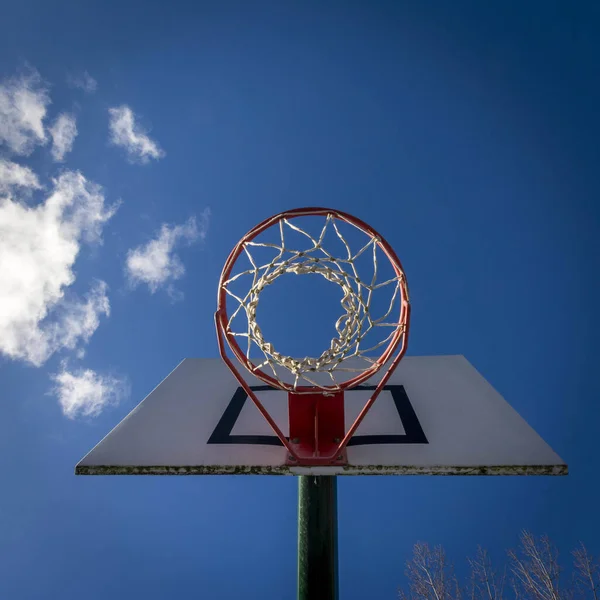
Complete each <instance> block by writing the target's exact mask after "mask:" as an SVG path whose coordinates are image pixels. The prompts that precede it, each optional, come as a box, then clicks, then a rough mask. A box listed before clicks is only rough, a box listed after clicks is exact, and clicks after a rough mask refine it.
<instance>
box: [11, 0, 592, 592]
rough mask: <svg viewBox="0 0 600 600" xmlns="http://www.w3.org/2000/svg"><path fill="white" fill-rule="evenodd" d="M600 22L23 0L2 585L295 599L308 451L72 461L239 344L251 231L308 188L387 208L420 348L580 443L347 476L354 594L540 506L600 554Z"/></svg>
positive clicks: (501, 542) (565, 16) (512, 11)
mask: <svg viewBox="0 0 600 600" xmlns="http://www.w3.org/2000/svg"><path fill="white" fill-rule="evenodd" d="M599 26H600V14H599V11H598V7H597V6H596V5H595V3H585V2H581V3H576V5H567V4H565V3H560V2H543V3H542V2H530V3H525V4H524V5H523V3H512V2H506V3H494V4H493V5H492V4H490V3H479V2H453V3H446V2H432V3H427V5H425V3H420V2H403V3H394V2H390V3H386V2H378V3H359V2H347V3H341V2H332V3H327V4H326V3H317V2H289V3H262V2H259V3H253V4H252V5H250V3H234V2H232V3H227V5H224V4H223V3H219V2H214V3H213V2H205V3H192V2H190V3H183V2H182V3H177V4H176V5H169V6H168V7H167V5H166V4H164V3H160V2H124V3H121V4H119V6H118V8H117V7H116V5H114V4H110V3H102V2H85V3H81V2H63V3H47V2H31V1H23V2H20V3H11V4H10V5H6V6H5V7H4V9H3V15H2V26H1V31H2V35H0V59H1V60H0V86H2V87H1V88H0V114H1V115H2V116H1V119H0V123H1V125H0V160H1V161H2V162H1V163H0V176H1V179H2V180H1V181H0V184H1V186H2V187H1V192H0V195H2V196H3V198H4V199H3V200H2V201H0V232H1V235H0V248H1V249H2V250H1V254H2V255H0V299H1V300H0V302H1V304H0V390H1V396H0V397H1V404H0V407H1V408H0V409H1V410H2V418H1V419H0V453H1V455H2V457H3V459H2V465H3V484H4V485H3V488H2V493H1V494H0V532H1V535H0V556H1V557H2V560H0V596H1V597H6V598H14V599H34V598H58V597H60V598H63V599H69V598H87V599H90V600H92V599H95V598H105V597H109V596H110V597H114V598H126V597H127V598H130V597H144V598H148V599H150V598H152V599H154V598H170V597H178V598H188V597H189V598H192V597H200V596H203V597H209V598H215V599H216V598H234V597H239V596H240V595H242V594H244V596H246V597H252V598H254V597H256V598H259V597H278V598H294V597H295V576H296V575H295V572H296V481H295V480H294V479H293V478H266V477H265V478H251V477H249V478H246V477H244V478H234V477H219V478H210V477H203V478H181V479H178V478H164V479H163V478H76V477H75V476H74V475H73V468H74V465H75V463H76V462H77V461H78V460H79V458H80V457H81V456H82V455H83V454H85V452H87V450H88V449H89V448H90V447H92V446H93V445H94V444H95V443H96V442H97V441H98V440H99V439H100V438H101V437H102V436H103V435H104V434H105V433H106V432H107V431H108V430H109V429H110V428H111V427H112V426H114V425H115V424H116V423H117V422H119V421H120V419H121V418H123V417H124V416H125V415H126V414H127V413H128V412H129V411H130V410H131V409H132V408H133V407H134V406H135V405H136V404H137V403H138V402H139V401H140V400H141V399H142V398H143V397H144V396H145V395H146V394H147V393H148V392H149V391H150V390H151V389H152V388H153V387H154V386H155V385H156V384H157V383H158V382H159V381H160V380H161V379H162V378H163V376H164V375H166V374H167V373H168V372H169V371H170V370H171V369H172V368H173V367H174V366H175V365H176V364H177V363H178V362H179V361H180V360H181V359H182V358H184V357H186V356H196V357H213V356H216V354H217V348H216V341H215V335H214V326H213V312H214V308H215V297H216V285H217V281H218V277H219V274H220V270H221V268H222V265H223V262H224V260H225V258H226V256H227V254H228V252H229V251H230V249H231V247H232V246H233V245H234V243H235V242H236V241H237V240H238V239H239V237H240V236H241V235H242V234H243V233H245V232H246V231H247V230H249V229H250V228H251V227H252V226H253V225H255V224H256V223H257V222H259V221H260V220H262V219H263V218H265V217H267V216H269V215H271V214H273V213H275V212H279V211H280V210H283V209H286V208H293V207H297V206H303V205H326V206H327V205H328V206H332V207H335V208H339V209H342V210H345V211H348V212H351V213H354V214H356V215H357V216H359V217H361V218H363V219H365V220H367V221H368V222H369V223H370V224H371V225H373V226H374V227H375V228H376V229H378V230H380V231H381V232H382V233H383V234H384V235H385V236H386V238H387V239H388V240H389V241H390V242H391V244H392V245H393V246H394V247H395V249H396V250H397V252H398V254H399V255H400V258H401V260H402V261H403V264H404V266H405V269H406V272H407V275H408V281H409V285H410V290H411V299H412V304H413V321H412V332H411V340H410V347H409V354H416V355H418V354H464V355H465V356H466V357H467V358H468V359H469V360H470V361H471V362H472V363H473V364H474V365H475V366H476V367H477V369H478V370H479V371H480V372H481V373H482V374H483V375H484V376H485V377H486V378H487V379H488V380H489V381H490V382H491V383H492V384H493V385H494V386H495V387H496V389H497V390H498V391H499V392H500V393H501V394H503V395H504V396H505V397H506V399H507V400H508V401H509V402H510V403H511V404H512V405H513V406H514V407H515V408H516V409H517V410H518V411H519V412H520V414H521V415H522V416H524V417H525V418H526V419H527V421H528V422H529V423H530V424H531V425H532V426H533V427H534V428H535V429H536V430H537V431H538V432H539V433H540V434H541V435H542V436H543V437H544V438H545V439H546V440H547V441H548V442H549V443H550V445H551V446H552V447H553V448H554V449H555V450H556V451H557V452H558V453H559V454H560V455H561V456H562V458H563V459H565V460H566V461H567V462H568V463H569V466H570V474H569V476H568V477H564V478H544V477H540V478H468V479H463V478H426V477H424V478H418V477H413V478H366V479H365V478H351V479H347V480H341V481H340V482H339V527H340V532H339V544H340V550H339V557H340V597H342V598H348V599H351V598H357V599H358V598H365V597H371V598H393V597H395V590H396V587H397V585H399V584H400V583H401V582H402V579H403V570H404V566H403V563H404V561H405V560H406V559H407V557H408V556H409V553H410V549H411V546H412V544H413V543H414V542H416V541H417V540H424V541H427V542H430V543H442V544H444V545H445V546H446V548H447V550H448V552H449V554H450V556H451V557H452V558H453V559H454V560H455V562H456V563H457V565H459V566H460V568H462V565H463V562H462V561H463V557H464V556H466V555H467V554H469V553H473V552H474V550H475V548H476V546H477V544H483V545H485V546H487V547H488V548H489V549H490V551H491V552H492V554H493V556H495V557H502V553H503V551H504V549H505V548H507V547H510V546H514V545H515V544H516V542H517V536H518V533H519V531H520V530H521V529H523V528H528V529H531V530H532V531H534V532H536V533H543V532H546V533H548V534H549V535H551V536H552V537H553V538H554V540H555V541H556V542H557V544H558V545H559V546H560V547H561V549H562V552H563V553H564V554H566V553H567V552H568V550H569V549H570V548H571V547H572V546H574V545H575V543H576V542H577V541H578V540H580V539H581V540H583V541H584V542H586V543H587V544H588V546H589V547H590V549H591V550H592V551H593V552H596V553H598V552H600V541H599V540H600V536H599V535H598V534H599V530H600V520H599V518H600V517H599V513H598V510H597V507H596V504H597V497H598V484H597V480H598V479H597V460H596V459H597V456H598V450H597V443H596V439H595V436H596V433H597V431H598V418H599V417H600V409H599V407H598V403H597V399H598V396H599V392H600V386H599V384H598V379H597V377H596V376H595V373H596V371H597V364H598V360H599V359H600V354H599V352H598V346H597V344H596V336H597V333H598V320H597V316H596V309H597V306H598V305H599V304H600V288H599V286H598V282H597V274H598V272H599V269H600V264H599V262H600V261H599V260H598V257H600V247H599V246H600V244H599V242H598V232H599V228H598V225H599V222H600V206H599V204H598V197H599V192H600V183H599V181H598V175H597V164H598V158H599V151H598V142H597V140H598V135H599V134H600V122H599V117H598V106H599V101H600V85H599V84H598V67H599V64H600V63H599V58H600V54H599V51H600V48H599V43H600V42H599V41H598V37H597V30H598V27H599ZM92 82H96V84H95V85H94V84H93V83H92ZM61 115H62V116H61ZM73 124H74V125H75V129H76V131H77V135H76V136H75V137H73V133H74V129H73ZM77 173H79V175H78V174H77ZM83 178H85V179H83ZM53 180H54V182H53ZM95 186H101V188H98V187H95ZM49 199H53V200H49ZM53 206H54V207H55V208H54V209H52V207H53ZM57 206H58V207H62V208H56V207H57ZM153 240H154V241H155V243H154V244H152V241H153ZM149 244H150V245H149ZM6 257H10V260H8V259H7V258H6ZM274 306H277V304H276V303H274ZM279 306H281V305H279ZM286 316H287V315H286V311H284V310H273V311H268V313H267V314H266V317H265V318H266V319H267V322H266V323H265V326H270V327H275V328H276V327H277V324H278V323H281V322H282V320H283V319H285V318H286ZM306 329H307V328H304V327H302V328H297V329H296V330H295V332H296V334H297V340H296V343H297V348H298V351H303V350H302V349H303V348H308V349H310V348H311V341H312V339H311V337H310V336H309V335H308V334H307V333H306Z"/></svg>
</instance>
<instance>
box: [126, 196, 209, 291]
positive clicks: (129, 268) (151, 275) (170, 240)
mask: <svg viewBox="0 0 600 600" xmlns="http://www.w3.org/2000/svg"><path fill="white" fill-rule="evenodd" d="M209 219H210V209H209V208H206V209H205V210H204V211H203V212H202V214H201V215H200V222H199V223H198V222H197V221H196V218H195V217H191V218H190V219H188V220H187V221H186V222H185V223H184V224H183V225H168V224H166V223H165V224H163V225H162V227H161V228H160V230H159V231H158V233H157V236H156V238H154V239H152V240H150V241H149V242H148V243H147V244H143V245H141V246H138V247H137V248H133V249H131V250H129V252H128V253H127V260H126V263H125V271H126V273H127V276H128V278H129V281H130V282H131V283H132V285H133V286H136V285H138V284H140V283H144V284H146V285H147V286H148V287H149V289H150V292H151V293H154V292H156V291H157V290H158V289H159V288H161V287H164V286H170V284H171V283H172V282H173V281H175V280H176V279H180V278H181V277H183V275H184V273H185V267H184V266H183V263H182V262H181V259H180V258H179V256H177V254H175V248H176V247H177V246H178V245H179V244H180V243H186V244H191V243H193V242H195V241H196V240H199V239H200V240H203V239H204V238H205V237H206V234H207V232H208V224H209ZM167 290H168V291H170V292H172V291H173V290H172V287H168V288H167Z"/></svg>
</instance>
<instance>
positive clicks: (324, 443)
mask: <svg viewBox="0 0 600 600" xmlns="http://www.w3.org/2000/svg"><path fill="white" fill-rule="evenodd" d="M315 217H318V218H322V219H323V223H322V227H319V228H318V231H317V232H316V233H314V232H312V230H308V227H306V226H303V219H304V221H310V224H311V225H314V218H315ZM348 226H350V227H351V233H352V234H353V237H354V234H359V235H361V236H362V237H364V239H363V240H362V243H361V244H359V245H358V247H357V248H356V249H353V248H351V243H350V242H349V240H348V239H346V237H347V235H345V232H344V231H343V227H348ZM268 234H271V238H268V239H267V240H262V238H263V237H264V236H267V237H268ZM292 234H293V235H294V236H295V237H296V239H301V240H304V241H305V247H303V248H297V247H292V244H290V243H289V242H288V239H289V238H290V237H291V235H292ZM273 235H275V241H272V237H273ZM299 236H300V237H299ZM332 239H333V240H335V241H336V242H337V245H339V244H341V246H340V248H341V252H337V253H334V252H333V250H332V249H329V250H328V248H327V246H328V241H329V242H331V240H332ZM259 251H260V252H265V251H269V252H270V256H269V257H268V258H267V260H266V262H264V263H262V261H260V260H258V259H257V257H256V256H255V255H253V253H254V254H258V252H259ZM336 254H337V255H336ZM340 254H341V255H340ZM361 257H362V258H361ZM368 257H371V258H372V265H373V266H372V270H370V271H369V274H368V275H363V276H362V277H361V274H360V273H359V270H360V268H359V267H360V265H359V262H364V261H365V260H366V259H367V258H368ZM382 258H383V259H384V260H386V261H387V263H388V267H389V266H391V275H389V276H385V277H384V278H383V280H381V279H382V277H381V272H382V271H385V269H382V268H381V260H382ZM243 262H247V265H246V266H243V265H242V263H243ZM388 270H389V268H388ZM288 273H293V274H296V275H319V276H321V277H324V278H325V279H326V280H327V281H329V282H331V283H335V284H337V285H339V286H340V288H341V291H342V300H341V305H342V307H343V311H344V312H343V314H342V316H340V318H339V319H338V320H337V321H336V323H335V330H336V336H335V337H334V338H333V339H332V340H331V343H330V345H329V347H328V348H327V349H326V350H325V351H323V352H322V353H321V354H320V355H318V356H316V357H305V358H297V357H293V356H288V355H285V354H283V353H281V352H279V351H278V350H277V349H276V348H275V347H274V346H273V344H272V343H271V342H269V341H268V340H265V338H264V336H263V333H262V330H261V328H260V326H259V325H258V323H257V320H256V315H257V307H258V304H259V300H260V297H261V293H262V292H263V290H264V289H265V287H267V286H269V285H271V284H272V283H273V282H274V281H275V280H276V279H277V278H279V277H281V276H282V275H284V274H288ZM244 279H248V284H247V288H246V287H244V289H243V292H239V291H238V290H237V288H238V287H240V285H243V281H244ZM234 287H235V288H236V289H235V291H233V288H234ZM377 294H386V295H387V299H386V302H385V303H384V305H385V306H386V307H387V310H385V312H384V313H383V314H381V315H378V316H377V315H375V314H373V312H374V309H373V306H374V297H375V296H376V295H377ZM215 322H216V327H217V338H218V343H219V352H220V354H221V357H222V358H223V360H224V361H225V363H226V364H227V365H228V367H229V368H230V370H231V372H232V373H233V375H234V376H235V377H236V379H237V380H238V381H239V383H240V385H241V386H242V388H243V389H244V390H245V391H246V393H247V394H248V396H249V397H250V398H251V399H252V401H253V402H254V404H255V405H256V406H257V408H258V409H259V411H260V412H261V413H262V414H263V416H264V417H265V419H266V420H267V421H268V422H269V424H270V425H271V427H272V428H273V430H274V432H275V433H276V434H277V436H278V438H279V439H280V441H281V443H282V444H283V445H284V446H285V447H286V449H287V450H288V452H289V462H290V464H297V465H340V464H342V465H343V464H344V463H345V462H346V451H345V449H346V446H347V444H348V442H349V441H350V438H351V437H352V435H353V434H354V433H355V431H356V429H357V428H358V426H359V425H360V423H361V421H362V420H363V419H364V417H365V415H366V414H367V412H368V410H369V409H370V408H371V406H372V405H373V403H374V402H375V400H376V399H377V396H378V395H379V393H380V392H381V390H382V389H383V387H384V386H385V384H386V382H387V380H388V379H389V377H390V375H391V374H392V372H393V371H394V369H395V368H396V366H397V365H398V363H399V362H400V360H401V359H402V357H403V356H404V354H405V352H406V348H407V342H408V330H409V322H410V303H409V298H408V287H407V283H406V276H405V274H404V270H403V268H402V265H401V263H400V260H399V259H398V257H397V256H396V253H395V252H394V250H393V249H392V247H391V246H390V245H389V244H388V243H387V242H386V241H385V239H384V238H383V237H382V236H381V235H379V234H378V233H377V232H376V231H375V230H374V229H373V228H372V227H370V226H369V225H367V224H366V223H364V222H363V221H361V220H360V219H357V218H356V217H353V216H351V215H349V214H347V213H344V212H341V211H338V210H333V209H326V208H301V209H295V210H290V211H286V212H283V213H280V214H278V215H275V216H273V217H271V218H269V219H266V220H265V221H263V222H262V223H260V224H259V225H257V226H256V227H254V228H253V229H252V230H251V231H249V232H248V233H247V234H246V235H245V236H244V237H243V238H242V239H241V240H240V242H239V243H238V244H237V245H236V246H235V248H234V249H233V251H232V252H231V254H230V255H229V257H228V258H227V261H226V263H225V266H224V268H223V272H222V274H221V278H220V281H219V288H218V296H217V312H216V314H215ZM240 323H242V324H243V326H241V325H240ZM238 340H245V341H244V345H245V348H246V349H245V350H243V349H242V347H241V346H240V343H239V342H238ZM225 341H226V342H227V345H228V347H229V348H230V350H231V352H232V353H233V355H234V356H235V358H236V359H237V360H238V361H239V363H241V365H243V366H244V367H245V369H247V370H248V371H249V372H250V373H251V374H252V375H254V376H255V377H257V378H258V379H260V380H261V381H263V382H264V383H266V384H267V385H269V386H271V387H274V388H277V389H280V390H283V391H286V392H287V393H288V402H289V434H290V435H289V439H288V438H287V437H286V436H284V435H283V433H282V432H281V429H280V428H279V427H278V426H277V424H276V423H275V421H274V420H273V418H272V417H271V416H270V415H269V413H268V412H267V411H266V409H265V408H264V406H263V405H262V403H261V402H260V400H259V399H258V397H257V396H256V394H255V393H254V392H253V390H252V389H251V387H250V385H249V384H248V383H247V382H246V380H245V379H244V378H243V377H242V375H241V373H240V372H239V371H238V369H237V368H236V366H235V364H234V362H233V361H232V360H231V358H230V357H229V355H228V354H227V352H226V348H225V343H224V342H225ZM257 351H258V354H259V358H258V359H257V358H255V357H254V356H253V352H254V353H257ZM383 367H385V368H386V371H385V373H384V374H383V377H381V379H380V380H379V382H378V384H377V386H376V388H375V390H374V391H373V393H372V395H371V397H370V399H369V400H368V401H367V403H366V404H365V406H364V408H363V409H362V411H361V412H360V414H359V415H358V417H357V418H356V420H355V421H354V423H353V425H352V426H351V427H350V428H349V429H348V431H346V429H345V422H344V391H345V390H348V389H350V388H354V387H356V386H359V385H360V384H361V383H363V382H365V381H367V380H368V379H369V378H371V377H372V376H373V375H375V373H377V372H378V371H379V370H380V369H382V368H383Z"/></svg>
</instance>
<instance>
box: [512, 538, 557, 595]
mask: <svg viewBox="0 0 600 600" xmlns="http://www.w3.org/2000/svg"><path fill="white" fill-rule="evenodd" d="M520 542H521V545H520V547H519V550H517V551H515V550H509V551H508V558H509V561H510V569H511V572H512V574H513V587H514V590H515V595H516V597H517V598H522V597H525V598H528V599H529V600H565V597H566V594H564V593H562V592H561V589H560V572H561V568H560V566H559V564H558V551H557V549H556V548H555V547H554V546H553V544H552V542H551V541H550V539H549V538H548V536H545V535H544V536H542V537H540V538H539V539H536V538H535V536H534V535H533V534H531V533H530V532H528V531H523V532H522V533H521V538H520Z"/></svg>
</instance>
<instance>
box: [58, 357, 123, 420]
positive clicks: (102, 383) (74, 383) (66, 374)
mask: <svg viewBox="0 0 600 600" xmlns="http://www.w3.org/2000/svg"><path fill="white" fill-rule="evenodd" d="M52 380H53V381H54V383H55V386H54V388H53V390H52V392H53V393H54V395H55V396H56V397H57V398H58V401H59V403H60V406H61V408H62V411H63V414H64V415H65V416H66V417H68V418H69V419H74V418H76V417H79V416H81V417H96V416H98V415H99V414H100V413H101V412H102V410H103V409H104V408H106V407H107V406H111V405H112V406H114V405H117V404H118V403H119V402H120V401H121V400H122V399H123V398H125V397H126V396H128V395H129V385H128V383H127V382H126V381H125V380H124V379H118V378H116V377H112V376H110V375H101V374H99V373H96V372H95V371H92V370H91V369H78V370H76V371H69V370H68V369H67V367H66V365H65V364H63V365H62V369H61V371H60V372H59V373H56V374H55V375H53V376H52Z"/></svg>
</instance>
